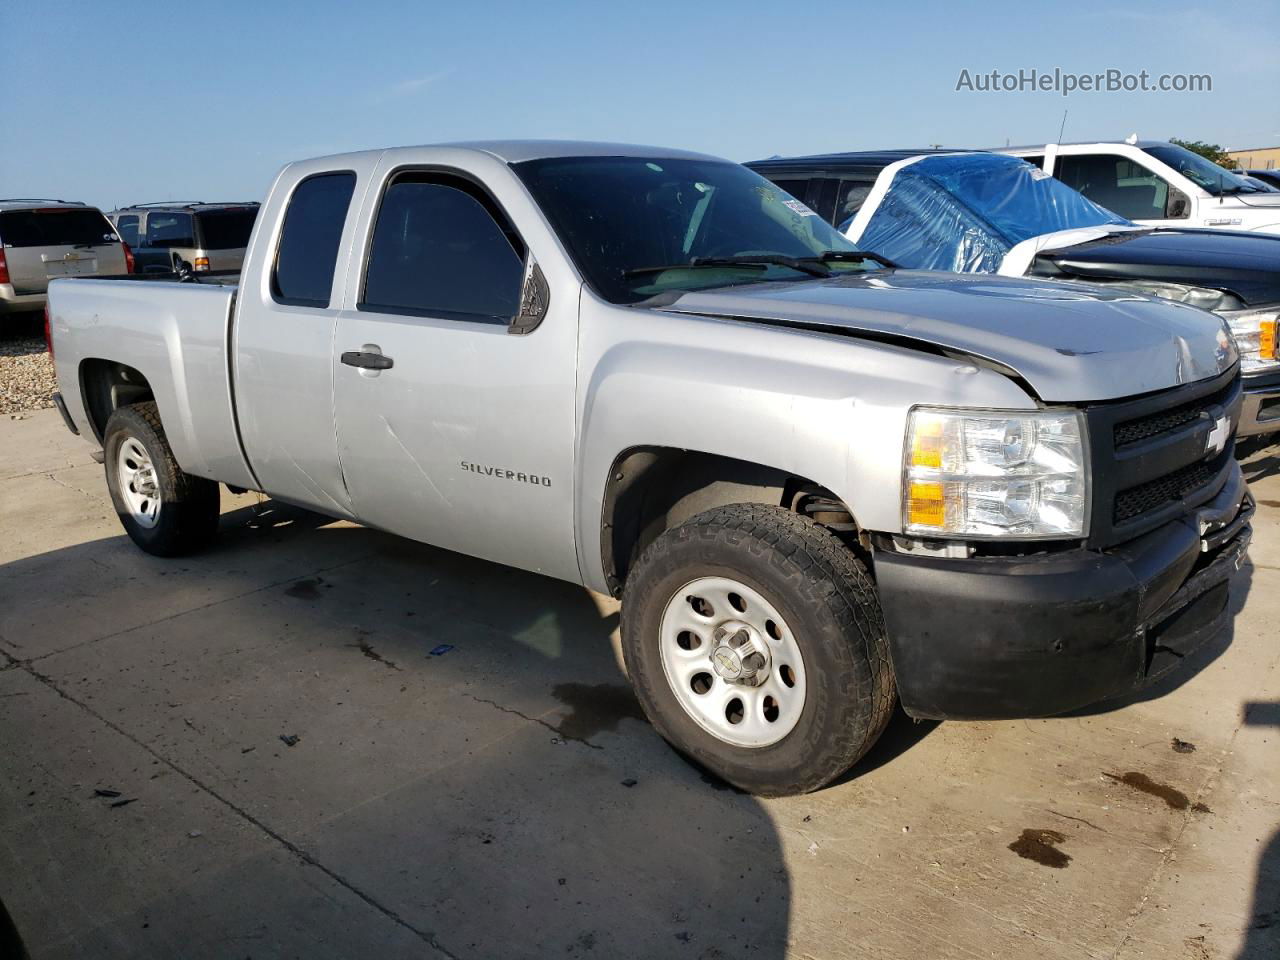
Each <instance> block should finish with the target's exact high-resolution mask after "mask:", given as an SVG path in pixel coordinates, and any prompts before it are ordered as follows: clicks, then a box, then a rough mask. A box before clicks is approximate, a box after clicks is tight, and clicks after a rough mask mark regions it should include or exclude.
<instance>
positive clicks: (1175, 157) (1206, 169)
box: [1143, 143, 1266, 197]
mask: <svg viewBox="0 0 1280 960" xmlns="http://www.w3.org/2000/svg"><path fill="white" fill-rule="evenodd" d="M1143 149H1144V150H1145V151H1146V152H1147V153H1149V154H1151V155H1152V156H1153V157H1155V158H1156V159H1157V160H1159V161H1160V162H1161V163H1164V164H1167V165H1168V166H1170V167H1173V169H1175V170H1177V171H1178V172H1179V173H1180V174H1182V175H1183V176H1184V177H1186V178H1187V179H1188V180H1190V181H1191V182H1192V183H1194V184H1195V185H1196V186H1197V187H1200V188H1201V189H1203V190H1205V191H1207V192H1208V193H1209V194H1211V195H1212V196H1215V197H1219V196H1222V195H1223V194H1233V193H1265V192H1266V191H1265V190H1264V189H1263V188H1262V187H1259V186H1255V185H1254V184H1252V183H1250V182H1249V181H1248V180H1246V179H1245V178H1244V177H1242V176H1239V175H1237V174H1234V173H1232V172H1231V171H1230V170H1227V169H1226V168H1225V167H1220V166H1218V165H1217V164H1216V163H1214V162H1213V161H1212V160H1209V159H1207V158H1205V157H1202V156H1200V154H1198V153H1192V152H1191V151H1190V150H1188V149H1187V148H1186V147H1180V146H1178V145H1177V144H1176V143H1165V144H1160V145H1158V146H1154V147H1144V148H1143Z"/></svg>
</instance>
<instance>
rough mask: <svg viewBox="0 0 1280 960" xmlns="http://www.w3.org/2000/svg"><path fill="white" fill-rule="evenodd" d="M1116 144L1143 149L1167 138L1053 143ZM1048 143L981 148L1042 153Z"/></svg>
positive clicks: (1063, 145)
mask: <svg viewBox="0 0 1280 960" xmlns="http://www.w3.org/2000/svg"><path fill="white" fill-rule="evenodd" d="M1108 144H1110V145H1113V146H1118V145H1120V144H1124V145H1125V146H1126V147H1137V148H1138V149H1139V150H1145V149H1147V148H1148V147H1167V146H1168V145H1169V141H1168V140H1135V141H1134V142H1132V143H1130V142H1129V141H1128V140H1063V141H1062V142H1061V143H1058V144H1054V146H1059V147H1093V146H1106V145H1108ZM1046 146H1048V144H1044V143H1024V144H1022V145H1021V146H1018V145H1014V146H1012V147H984V148H983V149H984V150H985V151H987V152H990V153H1010V152H1013V151H1016V150H1034V151H1036V152H1038V153H1043V152H1044V148H1045V147H1046Z"/></svg>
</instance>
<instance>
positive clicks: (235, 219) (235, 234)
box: [196, 207, 258, 250]
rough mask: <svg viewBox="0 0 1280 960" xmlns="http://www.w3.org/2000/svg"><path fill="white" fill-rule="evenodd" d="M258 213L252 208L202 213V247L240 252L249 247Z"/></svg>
mask: <svg viewBox="0 0 1280 960" xmlns="http://www.w3.org/2000/svg"><path fill="white" fill-rule="evenodd" d="M257 216H258V211H257V209H256V208H253V207H250V208H248V209H241V210H219V211H217V212H209V213H200V214H197V215H196V220H197V221H198V222H199V224H200V240H201V244H200V246H201V247H203V248H204V249H205V250H239V249H240V248H241V247H247V246H248V245H249V234H250V233H251V232H252V231H253V221H254V220H255V219H256V218H257Z"/></svg>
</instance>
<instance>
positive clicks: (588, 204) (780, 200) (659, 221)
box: [512, 157, 881, 303]
mask: <svg viewBox="0 0 1280 960" xmlns="http://www.w3.org/2000/svg"><path fill="white" fill-rule="evenodd" d="M512 166H513V167H514V169H515V170H516V172H517V174H519V176H520V178H521V179H522V180H523V181H524V183H525V185H526V186H527V187H528V188H529V191H530V193H532V194H533V196H534V199H535V200H537V202H538V204H539V206H541V208H542V210H543V212H544V213H545V214H546V215H547V218H548V219H549V220H550V221H551V223H552V225H553V226H554V227H555V229H556V231H557V233H558V234H559V236H560V239H561V240H562V241H563V243H564V244H565V246H566V247H568V249H569V254H570V256H572V257H573V260H574V262H575V263H576V264H577V266H578V269H579V270H580V271H581V272H582V274H583V276H584V277H585V278H586V280H587V282H588V283H589V284H590V285H591V286H592V287H593V288H594V289H595V290H596V292H597V293H599V294H600V295H601V296H603V297H604V298H605V299H606V300H609V301H611V302H613V303H636V302H638V301H640V300H645V299H648V298H649V297H652V296H655V295H657V294H659V293H664V292H666V291H670V290H696V289H706V288H708V287H718V286H719V287H723V286H729V285H731V284H740V283H762V282H769V281H776V280H800V279H804V278H806V277H812V276H814V275H830V274H844V273H848V272H858V271H862V270H872V269H878V268H879V267H880V266H881V264H878V263H876V262H874V261H872V260H862V259H860V258H856V257H854V258H851V259H849V260H840V259H838V257H837V258H833V257H830V256H829V257H827V259H826V260H825V261H820V265H819V266H817V267H815V266H814V261H815V259H816V258H821V257H822V255H823V254H827V253H830V252H831V251H835V252H836V253H837V254H839V253H849V254H854V253H856V248H855V247H854V246H853V244H851V243H850V242H849V241H848V240H846V239H845V238H844V237H842V236H841V235H840V234H839V233H837V232H836V231H835V229H834V228H832V227H831V226H830V224H828V223H826V221H824V220H823V219H822V218H821V217H819V216H817V215H816V214H815V213H814V212H813V211H812V210H810V209H809V208H808V207H806V206H805V205H804V204H803V203H801V202H800V201H799V200H796V199H795V198H794V197H792V196H791V195H790V194H787V193H785V192H784V191H782V190H781V189H779V188H778V187H777V186H775V185H774V184H772V183H770V182H769V181H768V180H765V179H764V178H763V177H761V176H760V175H759V174H756V173H753V172H752V171H750V170H748V169H747V168H746V167H740V166H738V165H737V164H735V163H727V162H724V161H716V160H695V159H674V158H670V157H654V158H652V159H648V158H645V157H554V158H548V159H544V160H527V161H524V162H523V163H517V164H513V165H512ZM787 260H791V261H795V263H793V264H787V263H786V262H785V261H787ZM726 261H738V262H726Z"/></svg>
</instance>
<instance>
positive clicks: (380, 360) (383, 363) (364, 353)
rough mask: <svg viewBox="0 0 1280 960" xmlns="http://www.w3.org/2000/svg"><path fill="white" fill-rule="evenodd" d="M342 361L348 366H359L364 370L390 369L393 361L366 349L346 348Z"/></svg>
mask: <svg viewBox="0 0 1280 960" xmlns="http://www.w3.org/2000/svg"><path fill="white" fill-rule="evenodd" d="M342 362H343V363H345V364H346V365H347V366H348V367H360V368H362V369H364V370H390V369H391V368H392V367H394V366H395V361H394V360H392V359H391V358H390V357H388V356H384V355H383V354H381V353H372V352H370V351H368V350H348V351H347V352H346V353H344V354H343V355H342Z"/></svg>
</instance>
